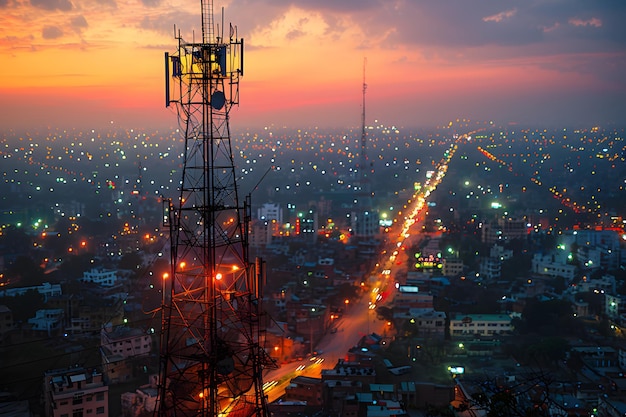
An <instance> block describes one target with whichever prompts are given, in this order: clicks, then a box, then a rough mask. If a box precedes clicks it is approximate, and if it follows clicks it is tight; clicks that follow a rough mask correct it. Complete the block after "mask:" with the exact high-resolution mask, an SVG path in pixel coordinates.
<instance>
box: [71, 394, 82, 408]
mask: <svg viewBox="0 0 626 417" xmlns="http://www.w3.org/2000/svg"><path fill="white" fill-rule="evenodd" d="M82 403H83V394H82V393H81V394H74V398H73V399H72V404H73V405H76V404H82ZM81 413H82V409H81Z"/></svg>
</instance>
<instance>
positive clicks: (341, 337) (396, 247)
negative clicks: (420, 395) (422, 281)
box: [264, 133, 472, 402]
mask: <svg viewBox="0 0 626 417" xmlns="http://www.w3.org/2000/svg"><path fill="white" fill-rule="evenodd" d="M471 134H472V133H468V134H465V135H462V136H460V137H459V139H467V138H469V137H470V135H471ZM457 148H458V146H457V144H456V143H454V144H452V145H451V146H450V148H449V149H447V150H446V151H445V152H444V155H443V157H442V159H441V160H440V161H439V163H438V164H437V166H436V168H435V169H434V171H433V172H432V175H429V177H428V178H427V180H426V182H425V183H424V185H423V186H422V187H421V188H419V189H418V190H417V191H416V192H415V193H414V194H413V195H412V197H411V198H410V199H409V200H408V202H407V204H406V205H405V207H406V208H405V211H404V212H402V211H400V212H398V217H397V219H396V221H395V222H394V226H392V228H391V229H390V232H389V236H394V238H392V239H389V240H388V241H387V244H386V247H385V248H384V249H383V250H382V254H381V256H380V260H379V262H378V263H377V264H376V269H375V270H374V271H372V273H371V275H370V276H371V277H373V278H372V280H373V282H372V280H370V282H369V285H370V286H371V290H370V292H369V293H368V294H365V295H364V296H363V297H361V298H360V299H359V300H357V301H356V302H353V303H351V304H350V306H349V307H348V308H346V310H345V312H344V314H343V316H342V318H341V319H339V320H337V322H336V324H335V328H337V332H336V333H332V334H331V333H328V334H326V335H325V336H324V337H323V338H322V340H321V341H320V342H319V343H318V345H317V351H318V352H320V354H319V355H317V356H316V357H313V358H305V359H303V360H302V361H297V362H293V363H290V364H284V365H282V366H281V367H280V368H279V369H275V370H270V371H269V372H267V373H266V374H265V376H264V381H266V382H265V384H266V389H265V392H266V394H267V396H268V401H269V402H273V401H275V400H277V399H278V398H280V397H281V396H282V395H283V394H284V393H285V388H286V387H287V385H288V384H289V382H290V380H291V379H292V378H295V377H296V376H298V375H306V376H311V377H316V378H319V377H320V374H321V370H322V369H332V368H334V367H335V365H336V363H337V361H338V359H340V358H344V357H345V353H346V352H347V351H348V350H349V349H350V348H352V347H354V346H355V345H356V344H357V343H358V342H359V340H360V339H361V338H362V337H363V336H364V335H366V334H371V333H373V332H374V333H377V334H379V335H385V334H386V332H387V328H388V327H387V323H385V322H383V321H381V320H378V319H377V318H376V312H375V309H376V307H377V306H380V305H384V304H386V303H387V302H389V300H392V299H393V293H394V291H395V285H394V284H395V276H396V275H397V274H398V273H399V272H401V271H403V270H405V269H406V261H407V259H406V256H407V255H406V253H405V252H404V250H403V249H404V246H405V244H406V245H408V244H409V242H410V243H411V244H415V243H416V242H417V241H415V240H414V239H419V238H420V236H421V235H420V233H421V228H422V224H423V221H424V215H425V207H426V203H427V199H428V197H429V196H430V194H431V193H432V192H433V191H434V190H435V189H436V188H437V186H438V185H439V184H440V183H441V181H442V180H443V178H444V176H445V174H446V172H447V170H448V164H449V163H450V160H451V159H452V157H453V156H454V153H455V152H456V150H457ZM407 239H412V240H410V241H409V240H407Z"/></svg>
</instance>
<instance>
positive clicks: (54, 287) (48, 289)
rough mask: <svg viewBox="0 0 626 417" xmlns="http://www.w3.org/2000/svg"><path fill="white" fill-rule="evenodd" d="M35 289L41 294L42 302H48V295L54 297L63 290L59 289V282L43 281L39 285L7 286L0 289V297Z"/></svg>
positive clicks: (13, 295) (21, 293) (22, 293)
mask: <svg viewBox="0 0 626 417" xmlns="http://www.w3.org/2000/svg"><path fill="white" fill-rule="evenodd" d="M33 290H34V291H37V292H38V293H39V294H41V295H42V296H43V302H44V303H46V302H48V299H49V298H50V297H56V296H59V295H61V294H62V293H63V292H62V291H61V284H50V283H49V282H44V283H43V284H41V285H35V286H33V287H20V288H7V289H2V290H0V297H15V296H19V295H24V294H26V293H27V292H28V291H33Z"/></svg>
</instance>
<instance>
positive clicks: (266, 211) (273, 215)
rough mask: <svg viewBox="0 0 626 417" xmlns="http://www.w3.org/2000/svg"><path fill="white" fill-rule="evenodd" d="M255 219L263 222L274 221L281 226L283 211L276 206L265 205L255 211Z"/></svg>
mask: <svg viewBox="0 0 626 417" xmlns="http://www.w3.org/2000/svg"><path fill="white" fill-rule="evenodd" d="M257 218H258V219H259V220H264V221H271V220H276V221H277V222H278V223H279V224H283V210H282V209H281V208H280V206H279V205H278V204H275V203H265V204H263V205H262V206H261V207H260V208H259V209H258V210H257Z"/></svg>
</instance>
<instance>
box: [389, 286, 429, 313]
mask: <svg viewBox="0 0 626 417" xmlns="http://www.w3.org/2000/svg"><path fill="white" fill-rule="evenodd" d="M393 306H394V308H397V309H399V310H409V309H411V308H431V309H432V308H433V296H432V295H431V294H428V293H424V292H420V291H419V288H418V287H416V286H413V285H400V286H399V287H398V291H397V292H396V294H395V295H394V297H393Z"/></svg>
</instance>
